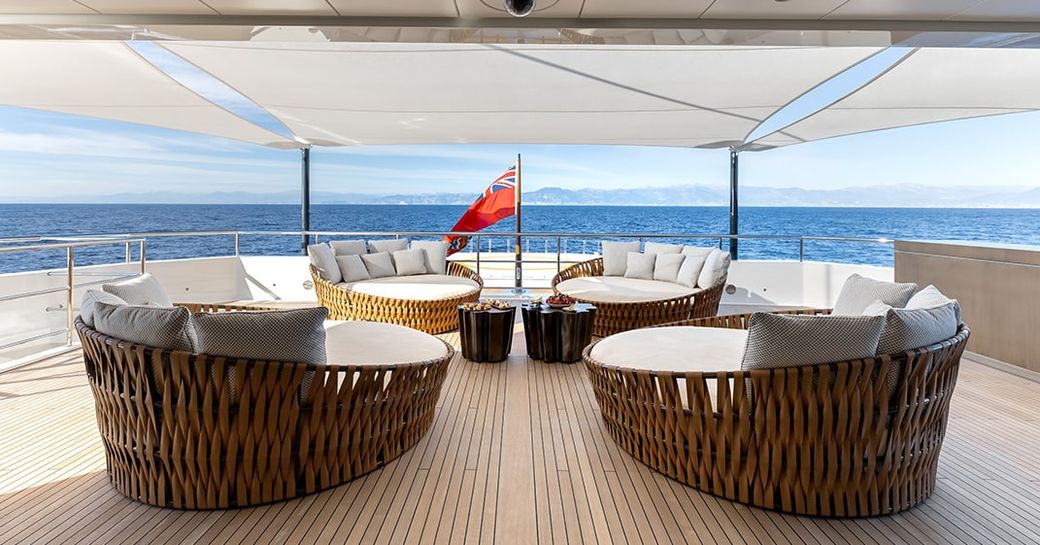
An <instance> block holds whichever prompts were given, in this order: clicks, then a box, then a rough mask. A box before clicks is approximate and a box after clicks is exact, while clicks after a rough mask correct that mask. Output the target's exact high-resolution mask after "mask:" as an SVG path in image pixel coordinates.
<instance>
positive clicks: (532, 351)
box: [520, 303, 596, 363]
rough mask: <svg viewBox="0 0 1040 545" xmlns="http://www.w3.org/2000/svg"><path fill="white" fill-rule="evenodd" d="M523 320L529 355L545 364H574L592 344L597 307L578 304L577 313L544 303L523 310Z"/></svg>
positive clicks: (524, 307) (530, 305) (526, 306)
mask: <svg viewBox="0 0 1040 545" xmlns="http://www.w3.org/2000/svg"><path fill="white" fill-rule="evenodd" d="M520 314H521V315H522V316H523V319H524V337H525V339H526V340H527V355H528V356H530V357H531V358H534V359H536V360H542V361H545V362H549V363H551V362H563V363H574V362H576V361H579V360H581V352H582V350H584V349H585V347H586V346H588V345H589V343H590V342H592V324H593V322H594V321H595V318H596V307H594V306H592V305H586V304H583V303H579V304H576V305H574V310H564V309H556V308H552V307H550V306H549V305H546V304H544V303H535V304H531V303H526V304H524V305H523V306H521V307H520Z"/></svg>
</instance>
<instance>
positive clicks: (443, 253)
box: [412, 240, 449, 274]
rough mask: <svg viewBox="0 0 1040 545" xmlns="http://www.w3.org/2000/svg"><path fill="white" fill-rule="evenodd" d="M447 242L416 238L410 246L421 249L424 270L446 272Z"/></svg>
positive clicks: (435, 272) (434, 272)
mask: <svg viewBox="0 0 1040 545" xmlns="http://www.w3.org/2000/svg"><path fill="white" fill-rule="evenodd" d="M448 246H449V245H448V243H447V242H442V241H439V240H438V241H432V240H416V241H415V242H412V248H417V249H420V250H422V251H423V254H424V256H423V259H424V263H425V265H426V272H428V273H431V274H448Z"/></svg>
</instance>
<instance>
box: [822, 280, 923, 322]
mask: <svg viewBox="0 0 1040 545" xmlns="http://www.w3.org/2000/svg"><path fill="white" fill-rule="evenodd" d="M915 291H917V284H913V283H908V284H897V283H895V282H884V281H881V280H874V279H873V278H866V277H864V276H860V275H858V274H853V275H852V276H850V277H849V278H848V280H846V281H845V285H843V286H842V288H841V293H840V294H839V295H838V300H837V301H835V302H834V310H833V311H832V313H833V314H844V315H846V316H859V315H862V314H863V311H864V310H865V309H866V308H867V306H869V305H870V304H871V303H873V302H874V301H878V300H880V301H881V302H882V303H885V304H886V305H889V306H891V307H894V308H903V307H905V306H906V303H907V301H909V300H910V297H912V296H913V295H914V292H915Z"/></svg>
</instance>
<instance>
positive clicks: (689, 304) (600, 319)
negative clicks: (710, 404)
mask: <svg viewBox="0 0 1040 545" xmlns="http://www.w3.org/2000/svg"><path fill="white" fill-rule="evenodd" d="M578 278H589V279H593V278H595V279H605V280H607V281H609V280H611V279H614V278H616V277H604V276H603V258H602V257H599V258H596V259H592V260H589V261H585V262H583V263H578V264H577V265H574V266H571V267H569V268H567V269H564V270H563V271H560V272H559V273H558V274H557V275H556V276H554V277H553V279H552V287H553V291H554V292H556V293H565V294H567V295H570V296H572V297H574V298H575V299H577V300H579V301H581V302H583V303H590V304H593V305H596V322H595V325H594V326H593V335H595V336H597V337H606V336H608V335H613V334H614V333H618V332H621V331H628V330H630V329H637V328H641V327H648V326H654V325H659V324H666V323H669V322H675V321H679V320H686V319H689V318H700V317H706V316H715V315H716V314H717V313H718V310H719V302H720V301H721V300H722V291H723V289H724V288H725V286H726V276H723V277H722V278H720V279H719V280H718V281H716V282H715V283H714V284H713V285H711V286H710V287H708V288H706V289H699V288H686V287H685V286H679V285H678V284H674V283H671V282H663V281H656V280H640V281H636V282H640V283H641V284H642V286H643V289H642V290H641V291H642V292H643V293H641V294H640V295H639V296H638V297H633V298H631V300H624V301H619V300H616V299H617V298H616V297H614V294H611V293H610V291H611V290H612V289H613V287H612V286H609V285H607V286H605V289H601V290H596V291H595V292H592V291H585V290H578V291H575V290H570V289H568V287H567V286H568V285H567V284H564V283H565V282H567V281H568V280H574V279H578ZM618 280H620V281H630V279H626V278H618ZM561 284H563V285H562V286H561Z"/></svg>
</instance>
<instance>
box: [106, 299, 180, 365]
mask: <svg viewBox="0 0 1040 545" xmlns="http://www.w3.org/2000/svg"><path fill="white" fill-rule="evenodd" d="M190 321H191V313H190V312H188V309H186V308H184V307H155V306H136V305H112V304H109V303H103V302H100V301H99V302H97V303H94V329H96V330H97V331H98V332H99V333H103V334H105V335H108V336H109V337H113V338H116V339H120V340H124V341H127V342H131V343H135V344H142V345H145V346H151V347H154V348H162V349H164V350H178V351H181V352H194V350H195V343H194V341H193V339H194V335H193V332H192V331H191V322H190Z"/></svg>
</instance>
